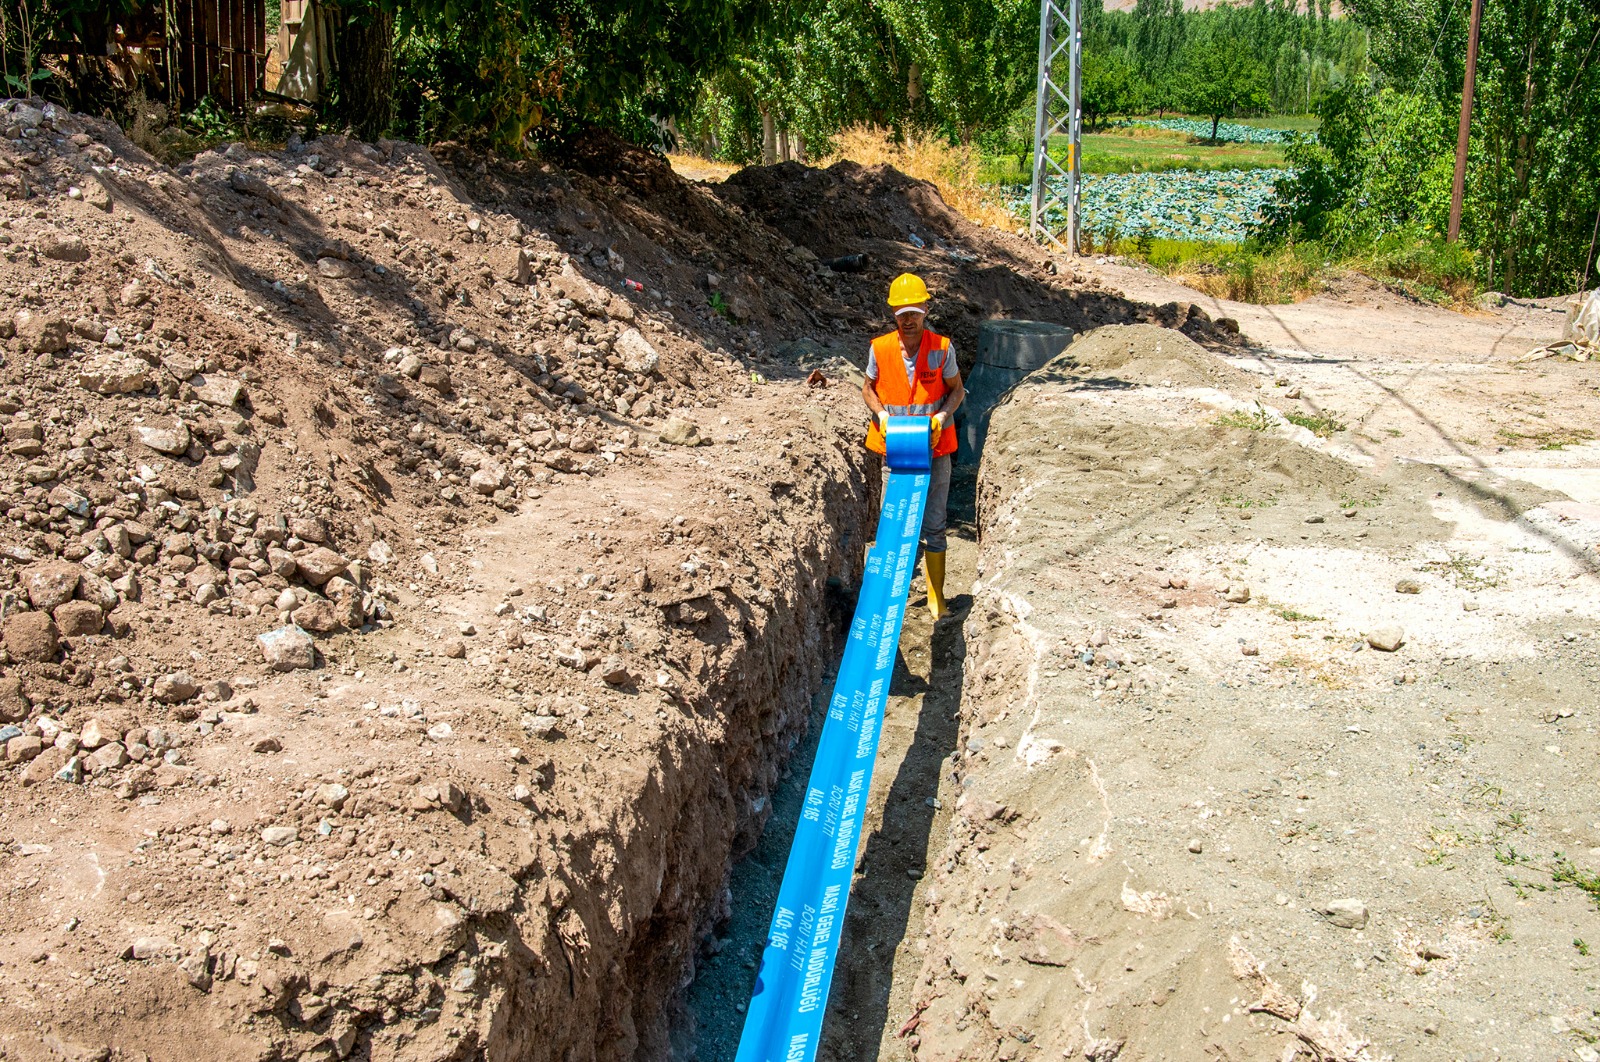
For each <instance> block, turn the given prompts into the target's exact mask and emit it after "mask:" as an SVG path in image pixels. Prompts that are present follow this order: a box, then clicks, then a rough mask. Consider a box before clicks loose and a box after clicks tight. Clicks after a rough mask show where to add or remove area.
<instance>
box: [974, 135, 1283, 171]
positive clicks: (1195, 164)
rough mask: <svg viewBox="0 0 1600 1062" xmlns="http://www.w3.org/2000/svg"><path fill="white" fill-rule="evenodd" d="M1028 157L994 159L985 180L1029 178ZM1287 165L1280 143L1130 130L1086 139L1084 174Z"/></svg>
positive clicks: (1063, 146)
mask: <svg viewBox="0 0 1600 1062" xmlns="http://www.w3.org/2000/svg"><path fill="white" fill-rule="evenodd" d="M1066 150H1067V141H1066V138H1065V137H1061V138H1059V140H1058V141H1054V142H1052V144H1051V148H1050V154H1051V155H1052V156H1054V157H1057V158H1060V157H1064V156H1065V155H1066ZM1029 165H1030V159H1029V157H1028V156H1026V155H1024V156H1017V155H990V156H987V157H985V158H984V160H983V169H982V179H983V180H985V181H987V182H989V183H992V184H1018V183H1024V182H1026V181H1027V180H1028V167H1029ZM1282 165H1284V156H1283V148H1281V147H1279V146H1277V145H1276V144H1215V145H1213V144H1202V143H1199V142H1198V141H1196V140H1195V139H1194V138H1193V137H1190V136H1186V135H1185V134H1183V133H1176V132H1172V131H1170V130H1166V129H1149V128H1142V127H1127V128H1119V129H1111V130H1107V131H1105V132H1103V133H1085V134H1084V137H1083V172H1084V173H1165V172H1167V171H1169V170H1255V169H1262V168H1264V167H1279V166H1282Z"/></svg>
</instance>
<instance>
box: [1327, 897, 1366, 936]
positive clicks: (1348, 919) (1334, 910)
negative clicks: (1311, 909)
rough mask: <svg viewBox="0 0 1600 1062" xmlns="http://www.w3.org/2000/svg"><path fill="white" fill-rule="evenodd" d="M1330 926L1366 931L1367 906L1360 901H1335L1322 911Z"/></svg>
mask: <svg viewBox="0 0 1600 1062" xmlns="http://www.w3.org/2000/svg"><path fill="white" fill-rule="evenodd" d="M1322 913H1323V915H1324V916H1325V917H1326V918H1327V919H1328V923H1329V924H1330V925H1334V926H1337V927H1339V928H1340V929H1365V928H1366V926H1367V905H1366V904H1364V903H1362V902H1361V901H1360V900H1354V899H1351V900H1334V901H1332V902H1331V903H1329V904H1328V905H1327V906H1325V907H1323V909H1322Z"/></svg>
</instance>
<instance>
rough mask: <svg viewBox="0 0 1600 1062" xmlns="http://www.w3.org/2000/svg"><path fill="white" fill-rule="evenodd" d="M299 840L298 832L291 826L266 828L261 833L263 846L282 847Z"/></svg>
mask: <svg viewBox="0 0 1600 1062" xmlns="http://www.w3.org/2000/svg"><path fill="white" fill-rule="evenodd" d="M299 839H300V831H299V830H297V829H295V828H294V827H293V826H268V827H267V828H266V829H264V830H262V831H261V840H262V842H263V843H265V844H270V845H274V846H277V847H282V846H283V845H286V844H290V843H292V842H294V841H297V840H299Z"/></svg>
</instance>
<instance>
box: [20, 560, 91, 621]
mask: <svg viewBox="0 0 1600 1062" xmlns="http://www.w3.org/2000/svg"><path fill="white" fill-rule="evenodd" d="M81 578H82V571H81V570H80V569H79V568H78V566H77V565H76V564H68V563H66V562H65V561H46V562H44V563H43V564H36V565H34V566H33V567H31V568H28V569H25V570H24V571H23V573H22V587H23V589H24V590H26V591H27V593H28V601H29V603H30V604H32V605H33V607H34V608H36V609H39V610H40V611H42V612H49V611H51V610H53V609H55V608H57V607H59V606H61V605H63V604H65V603H67V602H68V601H71V600H72V597H73V595H74V594H76V593H77V592H78V582H79V580H80V579H81Z"/></svg>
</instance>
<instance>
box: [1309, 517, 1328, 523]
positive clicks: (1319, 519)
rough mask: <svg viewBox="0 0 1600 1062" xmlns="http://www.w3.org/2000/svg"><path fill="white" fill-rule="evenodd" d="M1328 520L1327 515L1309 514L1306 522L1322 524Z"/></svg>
mask: <svg viewBox="0 0 1600 1062" xmlns="http://www.w3.org/2000/svg"><path fill="white" fill-rule="evenodd" d="M1326 522H1327V517H1325V516H1308V517H1306V523H1308V524H1322V523H1326Z"/></svg>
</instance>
